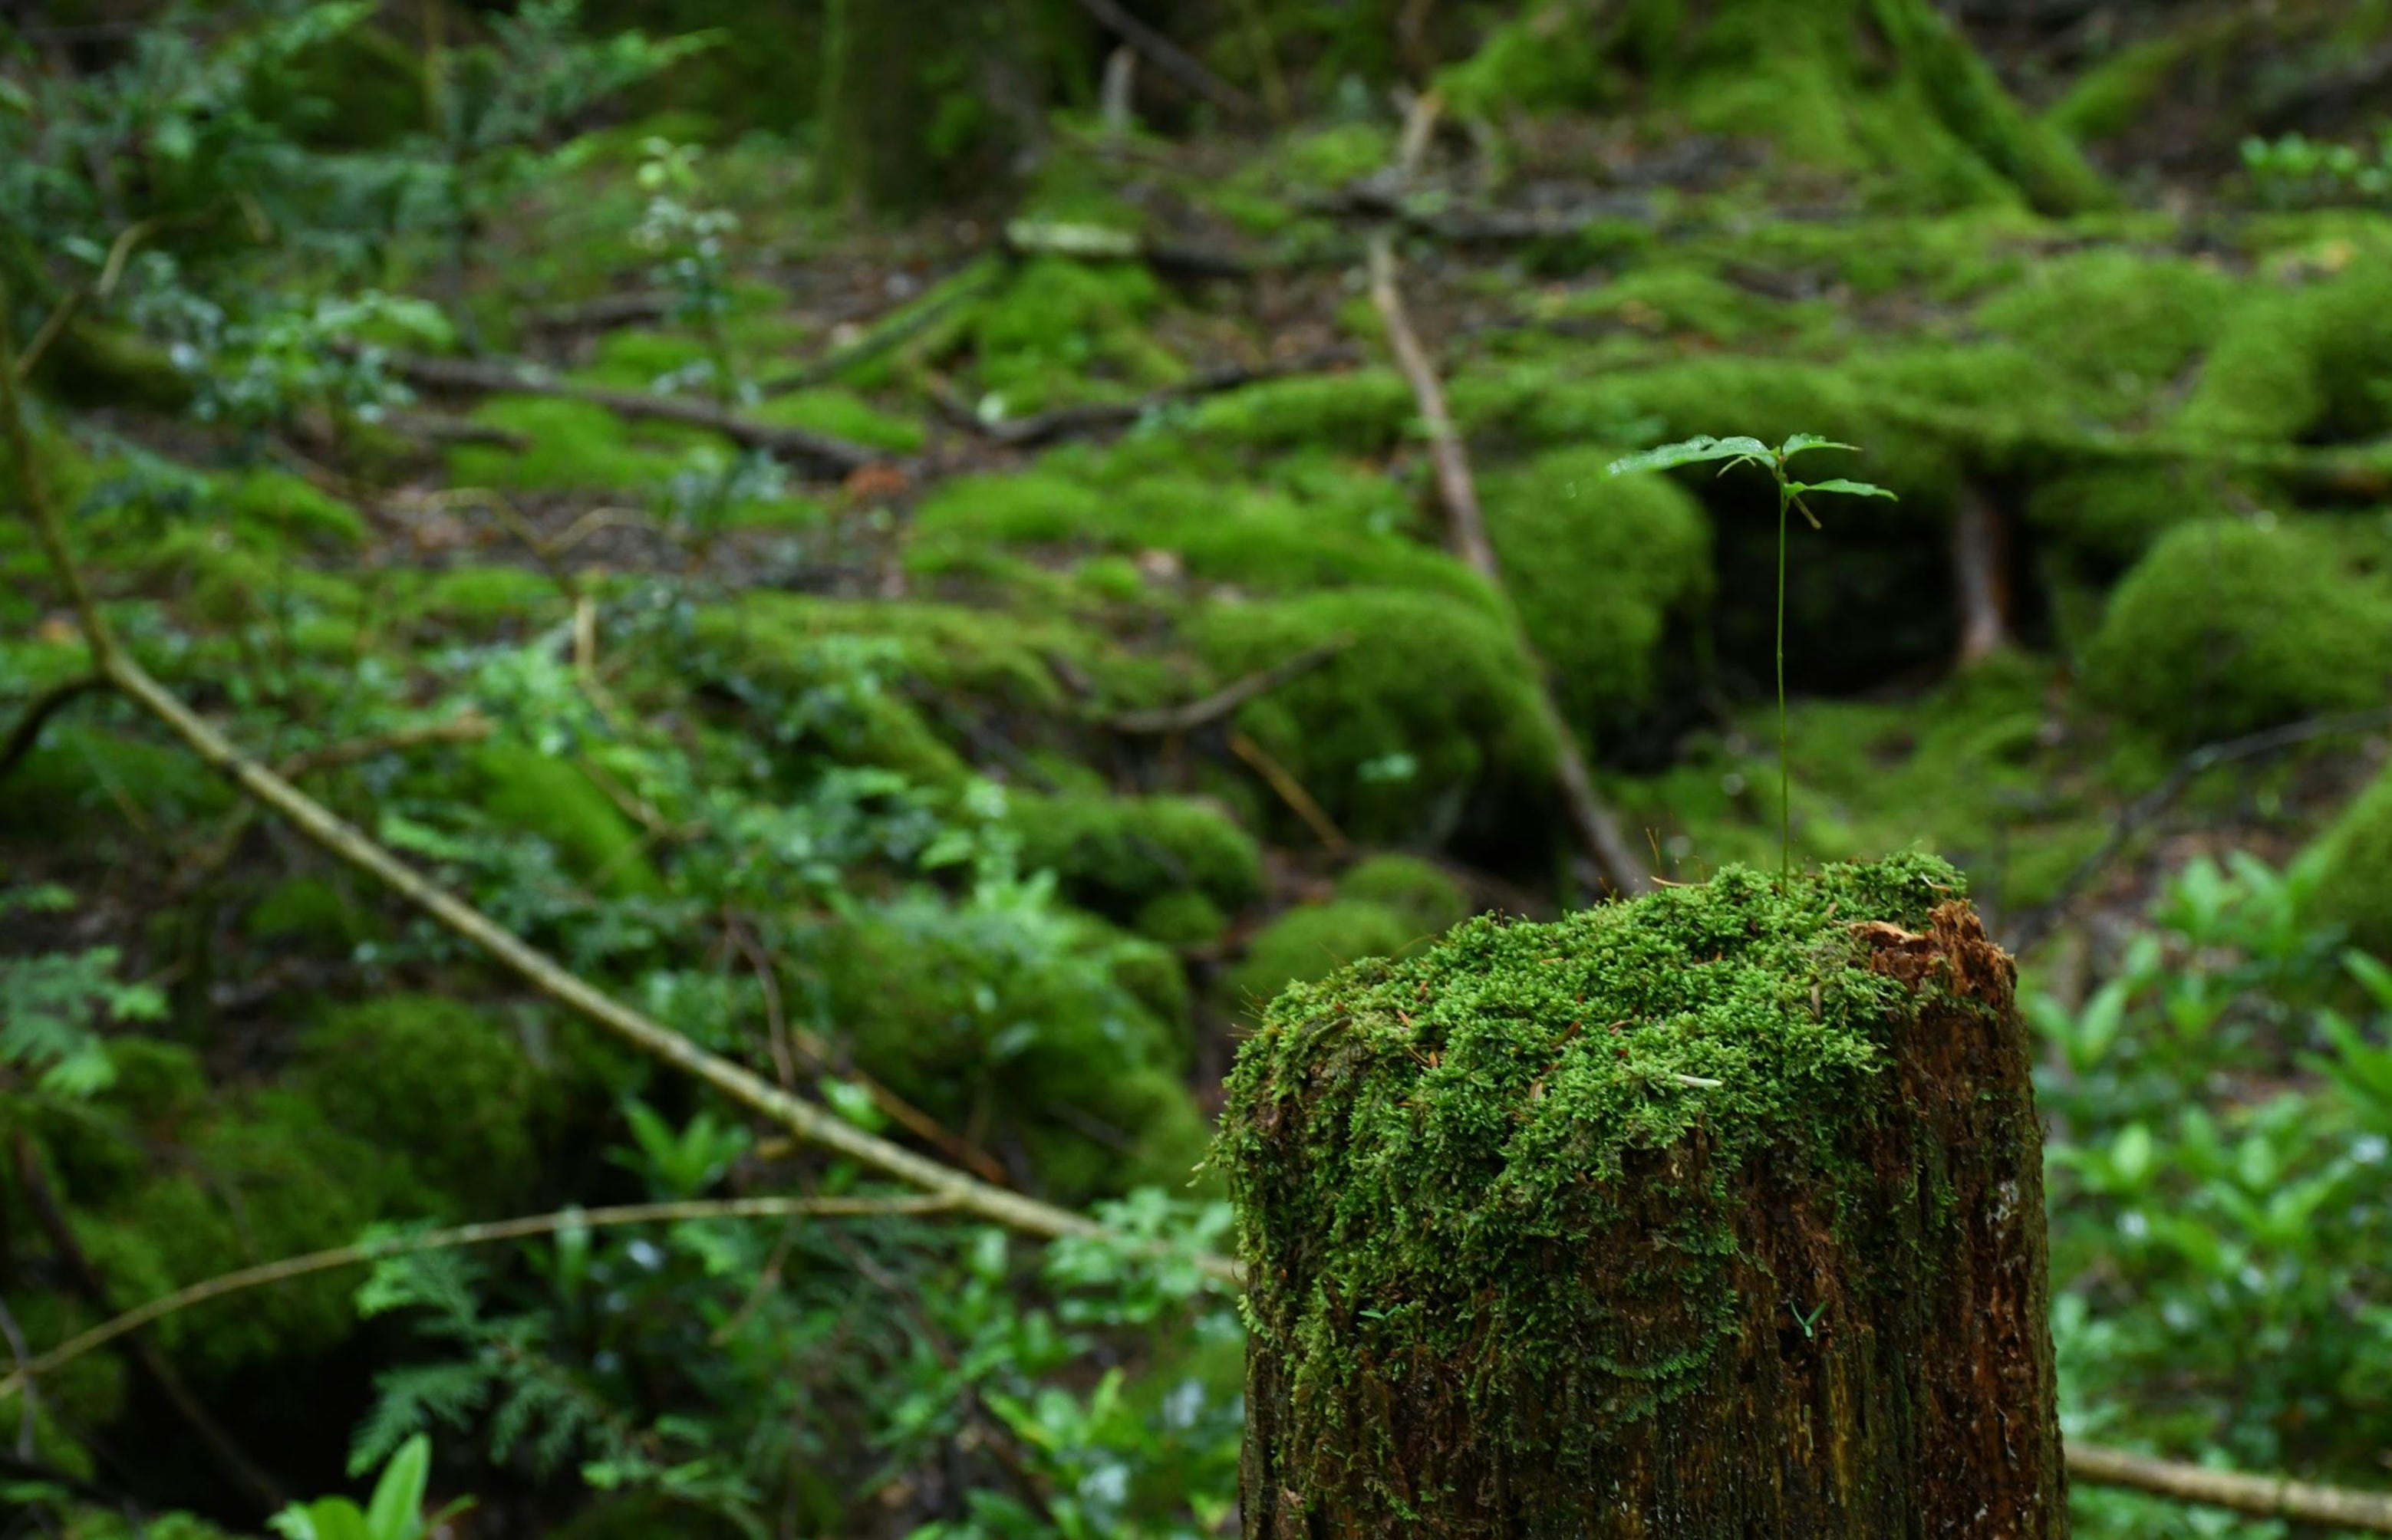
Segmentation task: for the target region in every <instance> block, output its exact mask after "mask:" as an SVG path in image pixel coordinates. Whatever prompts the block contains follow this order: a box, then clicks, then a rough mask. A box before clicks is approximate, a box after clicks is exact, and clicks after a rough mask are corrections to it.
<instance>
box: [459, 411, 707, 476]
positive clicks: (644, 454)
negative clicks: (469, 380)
mask: <svg viewBox="0 0 2392 1540" xmlns="http://www.w3.org/2000/svg"><path fill="white" fill-rule="evenodd" d="M473 421H475V422H477V423H480V424H482V425H484V426H486V427H491V428H497V429H500V431H502V432H505V433H509V434H518V435H520V436H521V437H523V438H524V439H526V440H527V441H528V442H527V445H526V447H523V448H521V449H518V448H515V447H513V446H506V445H492V444H464V445H460V446H457V447H456V448H454V449H451V450H450V451H449V452H448V479H449V480H450V481H452V482H454V483H456V484H457V485H460V486H490V487H501V488H515V489H523V490H553V491H570V490H585V491H600V492H625V491H630V490H635V489H638V488H642V487H647V486H651V485H656V484H657V483H660V482H663V481H667V480H669V479H670V478H671V476H672V474H673V473H674V472H677V471H680V470H682V469H683V468H684V467H685V466H687V465H688V463H689V461H690V450H691V448H692V446H697V445H715V444H717V441H716V440H714V439H713V437H712V435H710V434H704V433H701V432H698V431H696V430H693V429H677V428H665V427H659V426H657V425H656V424H653V423H641V424H632V423H628V422H625V421H621V420H620V419H618V418H617V417H616V416H615V414H614V413H612V412H610V411H608V410H607V409H606V408H604V407H601V406H596V405H594V404H592V403H591V402H587V401H567V400H562V399H552V398H550V397H546V396H532V395H494V396H492V397H490V398H489V399H488V400H487V401H485V402H483V403H482V404H481V405H480V406H479V407H476V408H474V413H473Z"/></svg>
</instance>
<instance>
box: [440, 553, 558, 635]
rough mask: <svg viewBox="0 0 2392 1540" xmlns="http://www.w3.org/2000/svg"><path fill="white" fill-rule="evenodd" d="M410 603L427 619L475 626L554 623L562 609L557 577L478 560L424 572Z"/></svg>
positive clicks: (526, 568)
mask: <svg viewBox="0 0 2392 1540" xmlns="http://www.w3.org/2000/svg"><path fill="white" fill-rule="evenodd" d="M565 609H566V606H565V595H564V594H563V593H562V592H561V591H559V590H558V589H557V586H556V579H554V578H553V577H551V576H549V575H548V574H546V573H544V572H539V571H535V570H534V569H532V568H530V567H513V566H507V565H504V564H502V563H480V562H476V563H473V564H472V565H470V566H461V567H450V568H448V570H446V571H444V572H435V573H430V574H427V575H425V576H424V577H423V579H422V585H421V587H420V589H418V590H417V592H416V593H415V594H414V596H413V597H412V598H411V600H410V602H409V610H410V611H411V612H412V613H413V614H415V615H418V616H420V617H422V618H423V619H426V620H436V621H441V622H445V623H448V624H461V625H464V626H468V627H474V628H485V627H489V626H492V625H499V624H503V623H508V622H513V623H518V624H521V625H524V626H526V627H536V626H540V625H547V624H552V623H554V622H556V621H559V620H562V619H564V618H565Z"/></svg>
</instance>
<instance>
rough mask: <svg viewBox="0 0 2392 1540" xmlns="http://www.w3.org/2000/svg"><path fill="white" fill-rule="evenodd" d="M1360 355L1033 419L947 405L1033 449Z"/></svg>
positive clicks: (1206, 378) (1217, 375) (1197, 379)
mask: <svg viewBox="0 0 2392 1540" xmlns="http://www.w3.org/2000/svg"><path fill="white" fill-rule="evenodd" d="M1354 361H1355V353H1354V350H1353V349H1351V348H1345V347H1333V348H1324V349H1322V350H1321V351H1319V352H1318V353H1308V354H1306V355H1304V356H1302V357H1298V358H1290V359H1287V360H1285V361H1284V362H1281V363H1275V364H1225V365H1223V366H1221V367H1220V368H1218V369H1206V370H1204V371H1203V372H1202V373H1200V374H1197V375H1194V376H1192V377H1190V378H1189V379H1187V380H1184V381H1182V382H1180V383H1178V384H1176V385H1170V386H1166V387H1165V388H1163V389H1162V390H1159V391H1151V392H1149V393H1148V394H1147V395H1141V396H1139V397H1138V398H1137V399H1136V400H1135V401H1091V402H1086V403H1084V404H1082V405H1080V406H1076V407H1057V408H1054V409H1053V410H1052V411H1044V412H1038V413H1036V414H1034V415H1033V416H1030V417H1021V418H1014V419H1011V420H1007V419H1003V418H1000V419H998V420H997V421H994V422H991V421H985V420H983V419H982V418H981V416H980V414H979V413H977V412H975V411H972V410H971V409H970V408H969V407H968V405H964V404H962V403H960V402H958V401H956V400H955V398H954V397H953V395H952V393H949V395H948V397H947V399H945V400H944V401H942V406H943V407H944V408H946V409H947V411H948V415H949V416H950V417H953V418H954V419H955V421H956V422H957V423H958V424H959V425H962V426H965V427H968V428H969V429H971V431H972V432H974V433H977V434H981V435H982V436H984V437H987V438H991V439H994V440H995V441H996V442H997V443H999V444H1002V445H1005V446H1007V447H1009V448H1017V449H1020V448H1028V447H1031V446H1034V445H1040V444H1049V443H1052V442H1054V441H1055V440H1057V439H1060V438H1076V437H1079V436H1081V435H1082V434H1098V433H1103V432H1104V431H1105V430H1107V429H1109V428H1126V427H1128V426H1129V425H1130V424H1132V423H1134V422H1136V421H1138V420H1139V419H1141V418H1143V417H1145V416H1146V415H1147V414H1148V413H1149V412H1152V411H1157V410H1160V409H1161V408H1164V407H1170V406H1175V405H1176V404H1178V403H1179V402H1182V401H1194V400H1197V399H1200V398H1202V397H1203V396H1207V395H1219V394H1221V393H1222V392H1223V391H1233V390H1237V389H1239V388H1241V387H1242V386H1245V385H1253V384H1259V383H1261V382H1263V381H1266V380H1282V379H1285V378H1287V377H1288V376H1289V375H1293V374H1318V373H1321V372H1324V371H1325V370H1328V369H1332V368H1334V367H1336V366H1337V365H1340V364H1350V363H1352V362H1354ZM958 407H960V408H961V409H960V411H958V410H957V408H958Z"/></svg>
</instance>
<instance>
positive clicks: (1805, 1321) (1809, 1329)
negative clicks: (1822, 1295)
mask: <svg viewBox="0 0 2392 1540" xmlns="http://www.w3.org/2000/svg"><path fill="white" fill-rule="evenodd" d="M1786 1309H1787V1313H1788V1314H1791V1315H1792V1316H1793V1317H1794V1324H1795V1325H1796V1326H1800V1327H1801V1328H1802V1337H1803V1339H1804V1340H1806V1341H1808V1340H1811V1339H1813V1338H1815V1337H1816V1336H1817V1335H1818V1333H1817V1332H1816V1330H1815V1329H1813V1328H1815V1327H1816V1326H1818V1324H1819V1317H1820V1316H1822V1315H1825V1314H1826V1313H1827V1302H1826V1301H1825V1300H1822V1301H1819V1303H1818V1304H1817V1305H1816V1306H1815V1307H1814V1308H1813V1310H1812V1312H1811V1314H1808V1315H1805V1314H1802V1313H1801V1312H1800V1311H1799V1310H1796V1309H1795V1308H1794V1307H1793V1306H1792V1305H1790V1304H1789V1305H1787V1307H1786Z"/></svg>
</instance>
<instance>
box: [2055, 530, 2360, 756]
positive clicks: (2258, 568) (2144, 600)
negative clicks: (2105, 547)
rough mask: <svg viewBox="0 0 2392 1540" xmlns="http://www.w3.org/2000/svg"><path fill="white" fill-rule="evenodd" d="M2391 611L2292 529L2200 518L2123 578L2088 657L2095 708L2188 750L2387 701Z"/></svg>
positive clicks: (2329, 551) (2323, 548)
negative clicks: (2206, 742)
mask: <svg viewBox="0 0 2392 1540" xmlns="http://www.w3.org/2000/svg"><path fill="white" fill-rule="evenodd" d="M2387 672H2392V602H2387V600H2386V597H2385V596H2384V594H2383V593H2382V592H2381V591H2380V589H2377V588H2375V587H2374V586H2373V585H2372V584H2370V583H2368V582H2366V581H2363V580H2361V579H2360V578H2358V577H2355V576H2350V575H2349V574H2347V572H2346V571H2344V570H2343V568H2342V567H2341V564H2340V563H2339V561H2338V559H2337V557H2336V555H2335V553H2334V550H2333V548H2332V547H2331V546H2329V545H2328V544H2326V543H2325V542H2324V541H2322V540H2320V539H2318V538H2316V537H2313V536H2311V535H2309V534H2308V532H2307V531H2305V530H2303V529H2300V528H2298V527H2295V526H2286V527H2281V528H2276V527H2262V526H2261V525H2258V524H2243V523H2235V522H2228V521H2224V520H2205V521H2204V522H2202V523H2199V524H2185V525H2182V526H2180V527H2178V528H2177V529H2175V530H2172V531H2171V532H2169V533H2168V534H2167V535H2166V536H2165V537H2163V538H2162V539H2161V540H2160V541H2159V543H2158V544H2156V545H2154V546H2153V547H2152V550H2151V553H2150V554H2149V555H2148V556H2146V557H2144V558H2143V560H2142V561H2141V562H2140V563H2138V564H2137V565H2136V567H2135V569H2134V571H2132V572H2130V573H2128V574H2127V575H2126V580H2125V581H2124V582H2122V583H2120V584H2119V585H2118V588H2117V590H2116V592H2115V593H2113V595H2112V596H2111V599H2110V606H2109V610H2108V612H2107V614H2106V615H2104V616H2103V618H2102V622H2101V628H2100V631H2099V632H2098V633H2096V634H2095V636H2094V638H2093V641H2092V642H2091V644H2090V645H2089V646H2088V647H2087V650H2086V655H2085V659H2084V673H2083V677H2084V684H2085V690H2086V693H2087V695H2088V696H2089V697H2090V698H2091V699H2093V700H2094V701H2095V702H2096V703H2098V704H2100V705H2104V706H2106V707H2108V708H2109V709H2111V710H2113V711H2115V712H2117V713H2118V714H2119V715H2120V716H2123V717H2125V718H2127V719H2129V720H2131V721H2134V722H2136V723H2138V724H2139V725H2141V726H2143V727H2145V728H2148V729H2150V730H2151V731H2153V732H2155V733H2157V734H2159V735H2160V736H2162V737H2164V738H2166V739H2169V740H2171V741H2174V742H2178V743H2193V742H2199V741H2201V740H2204V739H2208V738H2217V737H2224V736H2227V735H2230V734H2232V733H2237V732H2248V731H2254V730H2256V729H2258V728H2264V727H2269V726H2272V725H2274V724H2276V723H2279V722H2286V721H2291V720H2293V719H2295V718H2299V717H2303V716H2307V715H2309V714H2311V713H2314V712H2320V711H2336V710H2345V709H2356V708H2358V707H2360V706H2364V705H2369V704H2371V703H2373V702H2375V701H2379V700H2381V699H2383V697H2384V689H2385V679H2386V673H2387Z"/></svg>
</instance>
